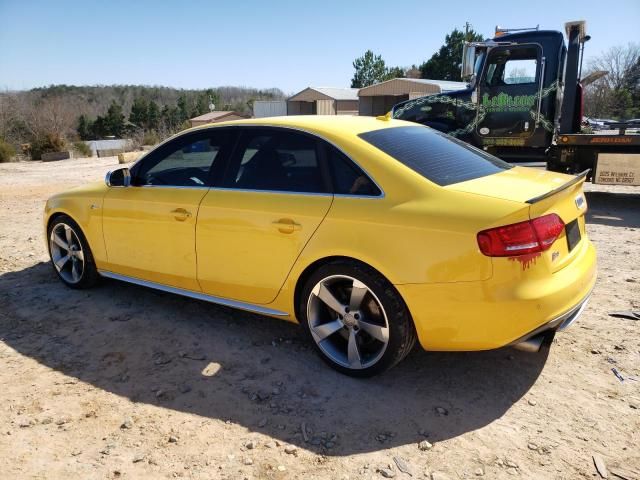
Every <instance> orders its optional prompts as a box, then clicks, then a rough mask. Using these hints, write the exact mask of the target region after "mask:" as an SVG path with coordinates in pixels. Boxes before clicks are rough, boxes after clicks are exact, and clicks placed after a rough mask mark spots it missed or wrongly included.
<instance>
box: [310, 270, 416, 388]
mask: <svg viewBox="0 0 640 480" xmlns="http://www.w3.org/2000/svg"><path fill="white" fill-rule="evenodd" d="M299 312H300V316H301V322H300V323H301V324H302V326H303V328H304V329H305V331H306V332H307V334H308V336H309V337H311V339H312V341H313V343H314V345H315V347H316V349H317V351H318V352H319V353H320V356H321V357H322V358H323V360H325V361H326V362H327V363H328V364H329V365H330V366H331V367H333V368H335V369H336V370H338V371H339V372H341V373H344V374H347V375H351V376H354V377H370V376H373V375H376V374H378V373H381V372H384V371H385V370H388V369H389V368H391V367H393V366H394V365H395V364H397V363H398V362H400V361H401V360H402V359H403V358H404V357H406V356H407V354H408V353H409V352H410V351H411V349H412V348H413V346H414V344H415V341H416V333H415V328H414V326H413V321H412V320H411V316H410V314H409V310H408V309H407V306H406V305H405V303H404V301H403V300H402V298H401V297H400V294H399V293H398V292H397V290H396V289H395V288H394V287H393V285H392V284H391V283H390V282H389V281H388V280H386V279H385V278H384V277H382V276H381V275H380V274H379V273H378V272H376V271H375V270H373V269H372V268H370V267H368V266H366V265H363V264H360V263H357V262H346V261H340V262H333V263H329V264H326V265H323V266H322V267H320V268H319V269H318V270H316V271H315V272H314V273H313V274H312V275H311V277H310V278H309V279H308V280H307V282H306V284H305V287H304V289H303V292H302V295H301V302H300V305H299Z"/></svg>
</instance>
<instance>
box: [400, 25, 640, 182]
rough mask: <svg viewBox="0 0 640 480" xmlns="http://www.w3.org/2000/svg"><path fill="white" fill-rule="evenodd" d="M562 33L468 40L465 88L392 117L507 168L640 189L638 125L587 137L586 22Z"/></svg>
mask: <svg viewBox="0 0 640 480" xmlns="http://www.w3.org/2000/svg"><path fill="white" fill-rule="evenodd" d="M565 33H566V36H567V42H566V43H565V39H564V35H563V33H562V32H559V31H554V30H539V29H538V28H537V27H536V28H535V29H511V30H510V29H500V28H499V27H498V28H496V34H495V36H494V38H493V39H491V40H486V41H483V42H467V43H465V45H464V47H463V53H462V57H463V58H462V66H461V73H462V78H463V80H465V81H466V82H468V83H467V85H468V86H467V88H465V89H463V90H459V91H455V92H448V93H442V94H436V95H430V96H424V97H419V98H415V99H410V100H407V101H404V102H401V103H398V104H397V105H395V106H394V107H393V109H392V110H391V116H392V117H394V118H399V119H403V120H409V121H413V122H417V123H421V124H423V125H427V126H430V127H432V128H435V129H437V130H440V131H442V132H444V133H447V134H449V135H451V136H454V137H457V138H459V139H460V140H462V141H465V142H467V143H470V144H471V145H474V146H476V147H478V148H481V149H483V150H485V151H487V152H489V153H492V154H494V155H496V156H498V157H500V158H502V159H503V160H505V161H508V162H512V163H522V162H544V164H545V165H546V168H547V169H548V170H552V171H557V172H564V173H572V174H577V173H580V172H584V171H586V170H589V172H588V173H587V174H586V176H587V179H588V180H590V181H592V182H593V183H598V184H620V185H640V121H638V120H637V119H636V120H633V121H630V122H612V123H609V124H607V125H606V126H605V128H606V129H603V130H598V131H597V132H589V133H587V132H585V131H584V130H583V126H582V119H583V113H582V106H583V87H584V85H586V84H588V82H592V81H594V80H595V79H597V78H600V77H601V76H602V75H605V74H606V73H607V72H594V74H591V75H589V76H587V77H586V78H583V79H582V80H581V78H580V77H581V73H582V59H583V56H584V45H585V43H586V42H587V41H588V40H589V38H590V37H589V36H588V35H587V34H586V22H585V21H576V22H568V23H566V24H565Z"/></svg>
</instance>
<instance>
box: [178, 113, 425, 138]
mask: <svg viewBox="0 0 640 480" xmlns="http://www.w3.org/2000/svg"><path fill="white" fill-rule="evenodd" d="M407 125H413V126H415V125H416V124H415V123H409V122H406V121H403V120H395V119H390V118H388V117H365V116H362V117H360V116H355V115H288V116H282V117H265V118H248V119H244V120H230V121H227V122H218V123H210V124H206V125H202V126H198V127H194V128H191V129H189V130H185V132H190V131H198V130H203V129H208V128H218V127H230V126H265V127H285V128H295V129H300V130H305V131H308V132H310V133H317V134H325V135H338V136H341V135H344V134H345V133H350V134H352V135H358V134H360V133H364V132H370V131H372V130H379V129H381V128H389V127H400V126H407ZM185 132H181V133H185Z"/></svg>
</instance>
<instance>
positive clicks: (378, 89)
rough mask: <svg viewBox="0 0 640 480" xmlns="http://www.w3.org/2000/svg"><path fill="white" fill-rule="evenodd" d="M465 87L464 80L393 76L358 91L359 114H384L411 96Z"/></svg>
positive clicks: (451, 90)
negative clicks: (453, 80)
mask: <svg viewBox="0 0 640 480" xmlns="http://www.w3.org/2000/svg"><path fill="white" fill-rule="evenodd" d="M464 88H467V84H466V83H464V82H450V81H447V80H428V79H423V78H394V79H392V80H387V81H386V82H380V83H376V84H375V85H371V86H369V87H364V88H361V89H360V90H359V91H358V98H359V102H358V112H359V114H360V115H373V116H378V115H384V114H386V113H387V112H389V111H390V110H391V108H392V107H393V106H394V105H395V104H396V103H400V102H403V101H405V100H409V99H412V98H418V97H424V96H425V95H434V94H436V93H447V92H453V91H455V90H462V89H464Z"/></svg>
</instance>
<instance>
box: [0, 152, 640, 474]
mask: <svg viewBox="0 0 640 480" xmlns="http://www.w3.org/2000/svg"><path fill="white" fill-rule="evenodd" d="M116 164H117V161H116V160H115V159H114V158H109V159H78V160H67V161H61V162H55V163H40V162H31V163H14V164H0V366H1V368H0V472H2V473H1V474H0V476H1V477H2V478H56V479H57V478H64V479H68V478H82V479H93V478H129V479H138V478H154V479H155V478H173V477H184V478H194V479H218V478H220V479H222V478H228V479H257V478H273V479H289V478H291V479H293V478H319V479H367V478H383V477H384V476H387V477H393V476H395V477H396V478H398V479H402V478H407V479H409V478H431V479H451V480H453V479H459V478H478V477H484V478H491V479H494V478H497V479H500V478H513V477H515V478H518V477H520V478H526V479H547V478H550V479H554V478H562V479H575V478H588V479H594V478H600V477H599V476H598V474H597V472H596V469H595V467H594V461H593V456H594V455H595V456H597V457H600V458H601V459H602V461H603V462H604V463H605V464H606V467H607V468H608V471H609V478H613V479H616V478H629V479H632V478H635V479H638V478H640V411H639V410H638V408H640V322H638V321H632V320H625V319H619V318H612V317H610V316H608V315H607V313H608V312H611V311H617V310H631V309H635V310H640V187H636V188H633V187H626V188H622V187H616V188H609V187H607V188H604V187H593V186H587V190H588V193H587V200H588V202H589V207H590V209H589V213H588V231H589V234H590V236H591V239H592V240H593V241H594V243H595V244H596V246H597V248H598V252H599V280H598V283H597V286H596V289H595V291H594V294H593V297H592V300H591V302H590V304H589V306H588V308H587V310H586V311H585V313H584V315H583V316H582V317H581V318H580V319H579V320H578V321H577V323H576V324H574V325H573V326H572V327H571V328H570V329H568V330H567V331H565V332H563V333H559V334H558V335H557V336H556V339H555V341H554V345H553V346H552V348H551V350H550V351H549V352H547V353H541V354H527V353H523V352H518V351H515V350H511V349H502V350H498V351H492V352H481V353H426V352H423V351H419V350H418V349H416V350H415V351H414V352H413V353H412V354H411V355H410V356H409V357H408V358H407V359H406V360H405V361H404V362H403V363H402V364H400V365H399V366H397V367H396V368H394V369H393V370H391V371H390V372H388V373H387V374H385V375H382V376H379V377H376V378H373V379H369V380H355V379H350V378H347V377H344V376H341V375H339V374H337V373H335V372H333V371H332V370H330V369H329V368H328V367H326V366H325V365H324V363H322V361H321V360H320V359H319V358H318V357H317V356H316V354H315V353H314V352H313V351H312V350H311V348H309V346H308V345H307V344H306V343H305V342H304V341H303V340H302V337H301V335H300V331H299V328H298V327H297V326H296V325H293V324H289V323H285V322H282V321H278V320H272V319H268V318H263V317H259V316H257V315H251V314H247V313H242V312H237V311H233V310H230V309H228V308H224V307H217V306H213V305H210V304H207V303H203V302H198V301H195V300H190V299H185V298H181V297H177V296H172V295H169V294H165V293H159V292H155V291H152V290H148V289H145V288H142V287H137V286H132V285H128V284H123V283H119V282H116V281H104V282H102V284H101V285H100V286H99V287H97V288H95V289H93V290H90V291H74V290H70V289H67V288H65V287H64V286H63V285H62V284H61V283H60V282H59V281H58V280H57V278H56V277H55V275H54V272H53V270H52V268H51V267H50V265H49V264H48V263H47V260H48V258H47V254H46V249H45V244H44V236H43V232H42V210H43V205H44V202H45V199H46V198H47V197H48V196H49V195H51V194H53V193H55V192H58V191H61V190H64V189H66V188H68V187H71V186H74V185H78V184H82V183H84V182H86V181H90V180H100V179H102V178H103V176H104V173H105V172H106V171H107V170H108V169H111V168H113V167H114V166H115V165H116ZM612 368H615V369H617V371H618V372H619V373H620V374H621V376H622V378H624V381H620V380H619V379H618V378H617V377H616V376H615V375H614V373H613V372H612ZM425 440H426V441H427V442H424V441H425ZM420 442H422V443H420ZM403 470H404V471H407V472H408V473H405V472H403ZM615 474H617V475H618V476H616V475H615ZM410 475H411V477H410Z"/></svg>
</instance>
